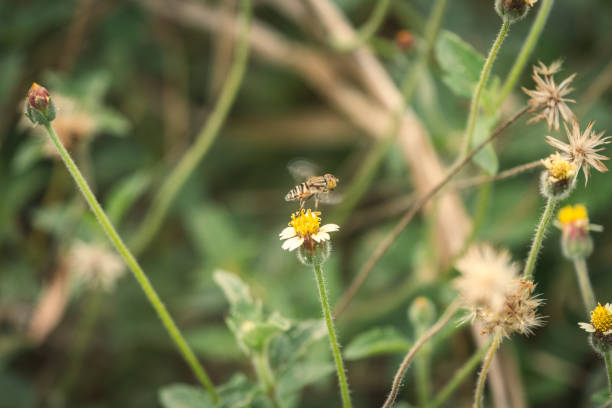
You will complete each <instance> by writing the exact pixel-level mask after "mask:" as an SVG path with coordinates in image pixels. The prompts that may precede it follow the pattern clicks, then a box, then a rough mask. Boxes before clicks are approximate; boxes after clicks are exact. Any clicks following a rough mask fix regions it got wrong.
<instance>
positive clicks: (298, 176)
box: [287, 159, 319, 183]
mask: <svg viewBox="0 0 612 408" xmlns="http://www.w3.org/2000/svg"><path fill="white" fill-rule="evenodd" d="M287 169H288V170H289V173H291V176H292V177H293V178H294V179H295V181H297V182H300V183H301V182H302V181H305V180H308V179H309V178H310V177H312V176H316V175H318V174H319V168H318V166H317V165H316V164H314V163H313V162H311V161H308V160H306V159H295V160H291V161H290V162H289V164H288V165H287Z"/></svg>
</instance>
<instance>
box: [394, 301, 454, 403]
mask: <svg viewBox="0 0 612 408" xmlns="http://www.w3.org/2000/svg"><path fill="white" fill-rule="evenodd" d="M458 310H459V302H457V301H454V302H453V303H451V304H450V305H449V306H448V307H447V308H446V311H445V312H444V314H442V316H440V319H438V321H437V322H436V324H434V325H433V326H431V328H430V329H429V330H428V331H427V332H425V334H423V336H421V337H420V338H419V339H418V340H417V341H416V342H415V343H414V344H413V345H412V347H411V348H410V350H409V351H408V353H407V354H406V357H404V360H403V361H402V363H401V364H400V367H399V369H398V370H397V372H396V373H395V377H394V378H393V384H392V386H391V392H389V396H388V397H387V399H386V401H385V403H384V404H383V408H390V407H391V406H392V405H393V403H394V402H395V399H396V398H397V394H399V390H400V387H401V386H402V379H403V378H404V374H405V373H406V370H408V367H409V366H410V363H411V362H412V359H413V358H414V356H415V355H416V354H417V352H418V351H419V349H420V348H421V347H423V345H424V344H425V343H427V341H428V340H429V339H430V338H432V337H433V336H434V335H435V334H436V333H437V332H439V331H440V330H441V329H442V328H443V327H444V326H445V325H446V324H447V323H448V321H449V320H450V319H451V318H452V317H453V316H454V315H455V313H457V311H458Z"/></svg>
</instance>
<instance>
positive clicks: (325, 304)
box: [313, 263, 351, 408]
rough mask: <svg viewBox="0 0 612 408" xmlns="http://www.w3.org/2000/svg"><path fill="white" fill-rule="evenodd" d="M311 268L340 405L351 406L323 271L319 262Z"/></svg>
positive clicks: (348, 407) (347, 407)
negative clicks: (329, 346)
mask: <svg viewBox="0 0 612 408" xmlns="http://www.w3.org/2000/svg"><path fill="white" fill-rule="evenodd" d="M313 268H314V273H315V277H316V278H317V285H318V287H319V297H320V298H321V307H322V309H323V316H324V317H325V323H326V324H327V331H328V332H329V342H330V344H331V348H332V353H333V355H334V361H335V362H336V371H337V372H338V382H339V384H340V394H341V395H342V406H343V407H344V408H351V397H350V395H349V388H348V383H347V381H346V372H345V371H344V363H343V362H342V355H341V354H340V346H339V345H338V339H337V337H336V331H335V329H334V321H333V319H332V315H331V310H330V307H329V300H328V298H327V289H326V288H325V279H324V277H323V272H322V271H321V264H319V263H315V264H314V265H313Z"/></svg>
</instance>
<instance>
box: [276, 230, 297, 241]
mask: <svg viewBox="0 0 612 408" xmlns="http://www.w3.org/2000/svg"><path fill="white" fill-rule="evenodd" d="M296 235H297V234H296V233H295V230H294V229H293V227H287V228H285V229H284V230H282V231H281V233H280V234H278V236H279V237H280V239H287V238H292V237H295V236H296Z"/></svg>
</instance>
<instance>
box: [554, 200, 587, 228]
mask: <svg viewBox="0 0 612 408" xmlns="http://www.w3.org/2000/svg"><path fill="white" fill-rule="evenodd" d="M557 217H558V218H559V222H560V223H561V224H562V225H568V224H574V223H576V222H578V221H586V222H587V223H588V221H589V215H588V214H587V209H586V207H585V206H584V205H582V204H577V205H575V206H573V207H572V206H571V205H568V206H565V207H563V208H562V209H561V210H559V214H558V216H557Z"/></svg>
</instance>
